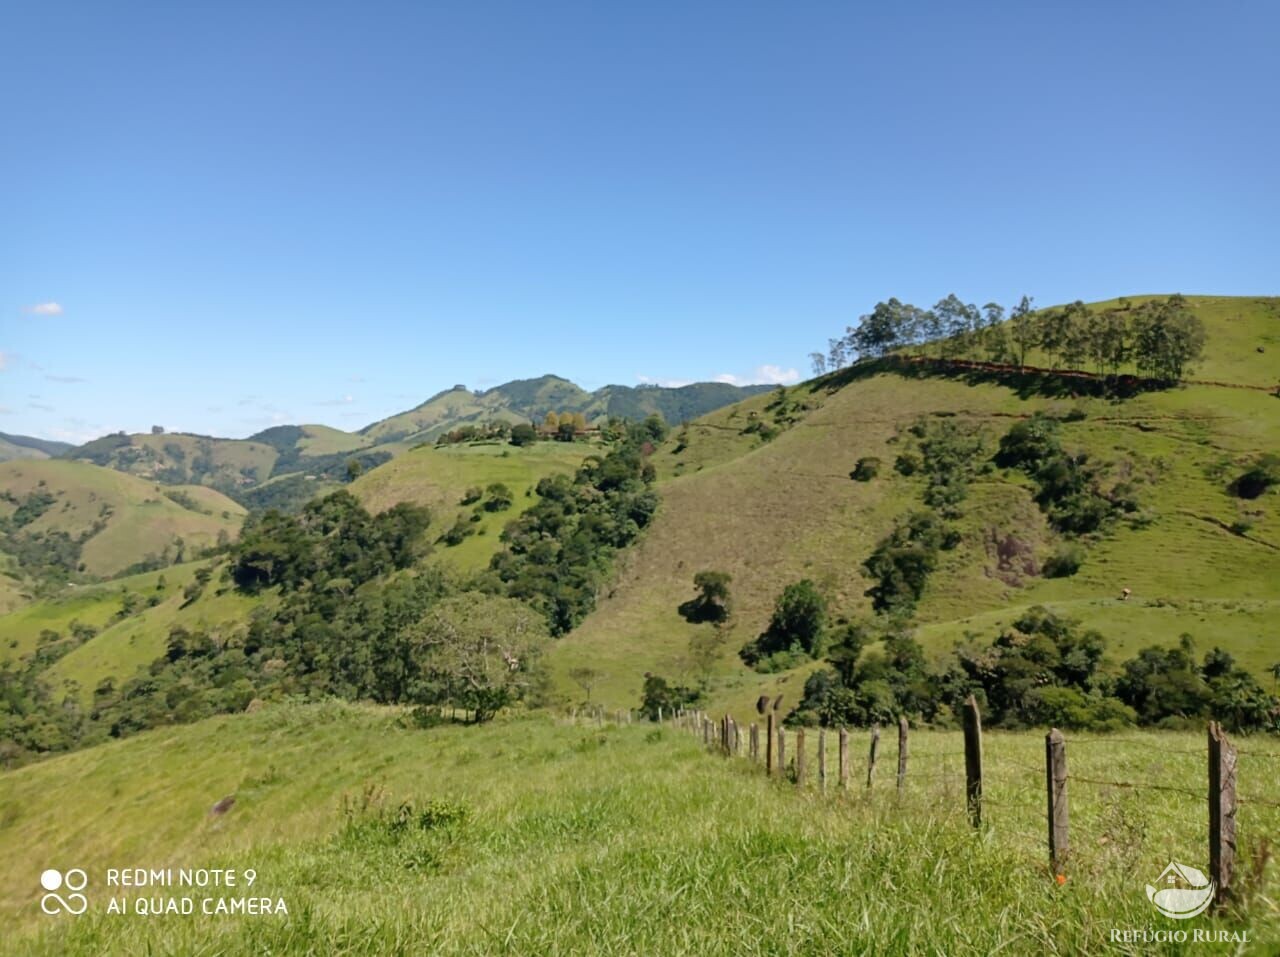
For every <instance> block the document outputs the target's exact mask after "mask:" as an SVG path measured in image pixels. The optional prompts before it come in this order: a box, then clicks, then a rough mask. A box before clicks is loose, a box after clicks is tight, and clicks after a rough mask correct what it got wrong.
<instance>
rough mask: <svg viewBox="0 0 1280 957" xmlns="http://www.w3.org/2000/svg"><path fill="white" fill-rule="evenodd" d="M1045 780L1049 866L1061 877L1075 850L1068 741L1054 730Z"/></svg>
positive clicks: (1047, 738) (1047, 744)
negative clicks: (1069, 801)
mask: <svg viewBox="0 0 1280 957" xmlns="http://www.w3.org/2000/svg"><path fill="white" fill-rule="evenodd" d="M1044 778H1045V789H1046V790H1047V791H1048V794H1049V866H1050V867H1052V868H1053V873H1054V874H1061V873H1062V872H1063V868H1065V867H1066V864H1067V854H1068V852H1069V851H1070V849H1071V843H1070V835H1069V832H1068V819H1067V741H1066V739H1065V738H1064V737H1063V736H1062V732H1061V731H1059V730H1058V729H1057V728H1051V729H1050V730H1049V733H1048V734H1046V735H1045V736H1044Z"/></svg>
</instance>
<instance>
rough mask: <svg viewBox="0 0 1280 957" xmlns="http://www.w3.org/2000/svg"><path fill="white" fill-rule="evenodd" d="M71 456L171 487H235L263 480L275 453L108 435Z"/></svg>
mask: <svg viewBox="0 0 1280 957" xmlns="http://www.w3.org/2000/svg"><path fill="white" fill-rule="evenodd" d="M69 454H70V456H71V457H73V458H76V459H80V460H81V461H86V462H92V463H93V464H94V465H101V466H103V467H104V468H109V469H114V470H116V471H119V472H127V473H129V474H130V475H136V476H138V477H139V478H144V479H149V480H151V481H155V482H163V483H165V484H169V485H181V484H188V483H193V484H201V485H216V486H222V487H225V488H228V489H235V488H242V487H246V486H252V485H256V484H258V483H259V482H264V481H266V479H267V478H268V477H270V475H271V470H272V468H273V467H274V466H275V462H276V458H277V457H278V455H279V452H278V451H277V450H276V449H275V448H273V447H272V446H270V445H268V444H266V443H265V442H253V441H248V440H240V439H219V438H214V437H212V436H206V435H188V434H185V433H181V432H164V433H160V434H138V435H125V434H123V433H116V434H114V435H106V436H103V437H102V438H100V439H94V440H93V441H92V442H88V443H86V444H85V445H82V446H80V447H79V448H77V449H75V450H74V451H73V452H71V453H69Z"/></svg>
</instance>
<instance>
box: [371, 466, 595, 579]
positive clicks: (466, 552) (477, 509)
mask: <svg viewBox="0 0 1280 957" xmlns="http://www.w3.org/2000/svg"><path fill="white" fill-rule="evenodd" d="M591 451H592V446H591V445H589V444H587V443H583V442H539V443H537V444H535V445H531V446H526V447H524V448H516V447H514V446H511V445H495V444H475V445H446V446H423V447H421V448H417V449H413V450H411V451H409V452H406V453H405V454H403V455H401V456H399V457H398V458H395V459H393V460H392V461H390V462H388V463H387V464H385V465H382V466H379V467H378V468H376V469H374V470H373V471H372V472H369V473H367V474H365V475H362V476H361V477H360V478H358V479H356V480H355V481H354V482H353V483H351V485H350V486H349V488H350V490H351V492H352V494H354V495H355V496H356V497H357V498H359V499H360V501H361V502H363V503H364V506H365V507H366V508H368V509H369V510H370V511H373V512H380V511H383V510H384V509H388V508H390V507H391V506H392V505H395V504H396V503H397V502H412V503H413V504H415V505H426V506H428V507H429V508H430V509H431V512H432V516H433V518H432V527H431V536H432V538H439V536H441V535H443V534H444V533H445V532H446V531H447V530H448V529H449V528H450V527H451V526H453V524H454V523H455V522H457V521H458V520H459V519H460V518H462V519H464V520H468V519H470V517H471V516H472V515H476V516H478V520H477V521H474V522H471V521H467V526H468V528H469V529H470V534H468V536H467V537H466V538H465V539H464V540H463V541H462V542H461V543H460V544H458V545H455V546H449V545H446V544H443V543H437V545H436V556H435V559H434V560H437V561H443V562H445V563H447V564H449V565H450V566H452V567H455V568H459V569H462V570H464V571H477V570H479V569H481V568H483V567H485V566H486V565H487V564H488V562H489V558H490V556H491V555H493V553H494V552H495V551H497V549H499V548H500V547H501V546H502V543H501V541H499V536H500V535H501V533H502V529H503V528H504V527H505V526H506V524H507V523H508V522H510V521H511V520H512V519H514V518H515V517H516V516H518V515H519V514H520V513H521V512H523V511H524V510H525V509H527V508H529V507H530V506H531V505H532V504H533V503H534V502H535V501H537V499H536V497H535V496H534V495H533V494H532V491H533V488H534V487H535V486H536V485H537V484H538V480H539V479H542V478H546V477H548V476H551V475H568V474H572V473H573V471H574V470H575V469H576V468H577V467H578V466H579V465H581V464H582V460H583V459H584V458H585V457H586V456H587V455H589V454H590V453H591ZM494 483H502V484H504V485H506V486H507V487H508V488H509V489H510V490H511V493H512V496H513V498H512V503H511V507H510V508H508V509H505V510H503V511H494V512H490V511H486V510H485V509H484V508H483V503H482V501H481V502H476V503H473V504H469V505H463V504H462V499H463V497H464V496H465V495H466V493H467V490H468V489H479V490H481V491H483V490H485V489H487V488H488V487H489V486H490V485H492V484H494Z"/></svg>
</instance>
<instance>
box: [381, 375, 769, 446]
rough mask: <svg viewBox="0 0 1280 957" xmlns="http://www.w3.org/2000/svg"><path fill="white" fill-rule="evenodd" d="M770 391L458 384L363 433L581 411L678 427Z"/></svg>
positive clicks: (395, 435)
mask: <svg viewBox="0 0 1280 957" xmlns="http://www.w3.org/2000/svg"><path fill="white" fill-rule="evenodd" d="M769 388H771V387H770V386H765V385H754V386H733V385H727V384H725V383H723V382H695V383H693V384H692V385H686V386H680V387H678V388H665V387H662V386H655V385H642V386H625V385H607V386H604V387H603V388H600V389H597V390H596V391H595V392H588V391H586V390H585V389H583V388H581V387H580V386H577V385H575V384H574V383H572V382H570V381H569V380H568V379H562V378H561V377H560V376H557V375H544V376H540V377H539V378H536V379H516V380H514V381H512V382H507V383H505V384H504V385H499V386H495V387H494V388H492V389H485V390H483V391H476V392H472V391H470V390H469V389H467V387H466V386H463V385H455V386H454V387H453V388H452V389H446V390H445V391H444V392H440V393H437V394H436V395H433V396H432V397H431V398H429V399H427V401H426V402H423V403H422V404H421V405H419V406H416V407H414V408H412V409H410V410H409V411H407V412H401V413H400V414H398V415H392V416H389V417H387V418H385V419H381V420H380V421H378V422H374V423H372V424H371V425H366V426H365V427H364V428H363V429H361V430H360V434H361V435H364V436H368V437H369V438H370V439H371V440H372V441H373V442H374V443H382V442H394V441H411V442H422V441H429V440H432V439H434V438H435V437H436V436H437V435H439V434H440V433H442V432H447V431H449V430H450V429H454V428H457V427H458V426H459V425H463V424H465V423H469V422H471V423H477V422H491V421H497V420H501V421H506V422H511V423H516V422H528V421H529V420H531V419H533V420H540V419H542V417H543V416H545V415H546V414H547V413H548V412H581V413H582V414H583V415H584V416H586V417H587V419H588V421H603V420H606V419H609V418H611V417H616V418H621V419H643V418H645V417H646V416H649V415H653V414H654V413H657V414H658V415H660V416H662V417H663V418H664V419H665V420H666V421H667V422H669V423H671V424H675V423H678V422H684V421H687V420H690V419H696V418H698V417H699V416H702V415H706V414H707V413H708V412H714V411H715V410H716V409H719V408H723V407H724V406H726V405H732V404H733V403H734V402H738V401H740V400H742V399H745V398H747V397H748V396H752V395H755V394H757V393H759V392H763V391H767V390H768V389H769Z"/></svg>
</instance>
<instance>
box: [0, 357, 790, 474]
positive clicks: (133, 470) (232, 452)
mask: <svg viewBox="0 0 1280 957" xmlns="http://www.w3.org/2000/svg"><path fill="white" fill-rule="evenodd" d="M769 388H771V387H770V386H763V385H761V386H733V385H728V384H725V383H722V382H698V383H694V384H691V385H686V386H680V387H678V388H666V387H662V386H649V385H644V386H621V385H608V386H604V387H603V388H600V389H597V390H596V391H594V392H588V391H587V390H585V389H583V388H581V387H579V386H577V385H575V384H574V383H572V382H570V381H569V380H568V379H564V378H561V377H560V376H556V375H544V376H541V377H539V378H536V379H517V380H515V381H512V382H507V383H505V384H503V385H499V386H495V387H494V388H491V389H485V390H478V391H471V390H469V389H467V388H466V387H465V386H462V385H456V386H454V387H453V388H452V389H447V390H445V391H444V392H440V393H438V394H437V395H434V396H432V397H431V398H429V399H427V400H426V401H425V402H423V403H422V404H420V405H418V406H415V407H414V408H412V409H409V410H408V411H406V412H401V413H398V414H396V415H392V416H389V417H387V418H385V419H381V420H379V421H377V422H373V423H370V424H369V425H367V426H365V427H364V428H363V429H361V430H360V431H359V432H357V433H351V432H344V431H342V430H340V429H334V428H330V427H329V426H325V425H314V424H311V425H281V426H273V427H272V428H269V429H265V430H263V431H261V432H258V433H257V434H255V435H251V436H249V437H248V438H247V439H227V438H218V437H215V436H205V435H193V434H190V433H185V432H151V433H138V434H133V435H129V434H126V433H122V432H118V433H114V434H112V435H105V436H102V437H101V438H98V439H94V440H93V441H91V442H87V443H85V444H84V445H81V446H78V447H73V446H70V445H67V444H66V443H62V442H45V441H43V440H40V439H29V438H26V437H23V436H0V439H3V440H4V441H3V443H0V461H3V460H7V459H16V458H49V457H60V458H70V459H79V460H82V461H87V462H92V463H94V464H95V465H100V466H104V467H107V468H111V469H115V470H117V471H121V472H127V473H129V474H131V475H137V476H140V477H142V478H146V479H150V480H152V481H156V482H160V483H162V484H166V485H185V484H197V485H208V486H211V487H213V488H217V489H220V490H222V491H224V492H227V493H229V494H237V493H243V492H245V491H247V490H249V489H253V488H255V487H257V486H260V485H263V484H264V483H266V482H269V481H273V480H276V479H280V478H281V477H283V476H298V477H299V478H301V477H302V476H306V477H309V478H315V479H319V480H325V479H336V478H337V477H338V475H339V473H340V472H342V471H344V470H345V469H346V466H347V463H348V461H350V460H351V459H352V458H355V459H357V460H358V461H359V462H360V464H361V466H362V467H364V468H366V469H367V468H371V467H373V466H376V465H378V464H380V463H381V462H384V461H386V460H387V459H389V458H391V457H392V456H394V455H397V454H399V453H400V452H402V451H404V450H405V449H408V448H411V447H413V446H414V445H417V444H420V443H422V442H431V441H434V440H435V438H436V437H437V436H439V435H440V434H442V433H444V432H448V431H450V430H452V429H455V428H458V427H459V426H461V425H466V424H478V423H486V422H496V421H504V422H510V423H516V422H528V421H531V420H532V421H541V420H542V419H543V418H544V417H545V416H546V414H547V413H548V412H558V413H560V412H578V413H582V414H583V415H584V416H585V417H586V418H587V419H588V420H589V421H592V422H603V421H605V420H607V419H609V418H611V417H618V418H624V419H641V418H644V417H646V416H649V415H652V414H655V413H656V414H658V415H661V416H662V417H663V418H664V419H665V420H666V421H667V422H669V423H671V424H675V423H678V422H683V421H686V420H690V419H696V418H698V417H699V416H702V415H706V414H707V413H708V412H714V411H715V410H716V409H719V408H722V407H724V406H726V405H731V404H733V403H734V402H738V401H740V400H742V399H745V398H748V397H750V396H752V395H756V394H757V393H760V392H762V391H767V390H768V389H769Z"/></svg>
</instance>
